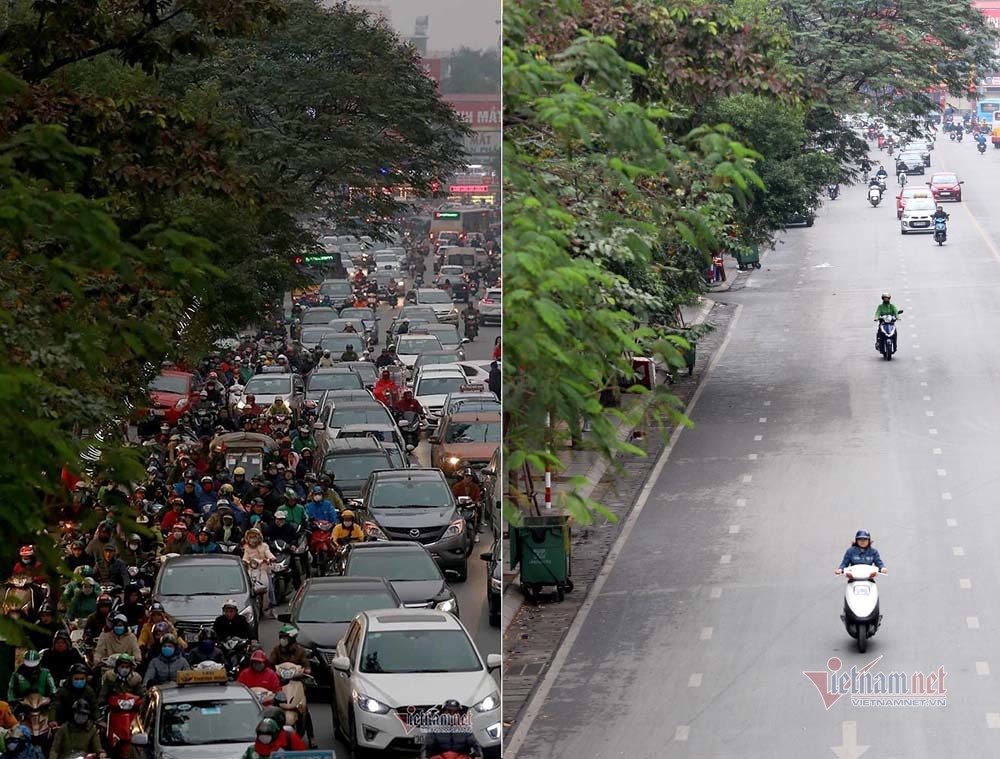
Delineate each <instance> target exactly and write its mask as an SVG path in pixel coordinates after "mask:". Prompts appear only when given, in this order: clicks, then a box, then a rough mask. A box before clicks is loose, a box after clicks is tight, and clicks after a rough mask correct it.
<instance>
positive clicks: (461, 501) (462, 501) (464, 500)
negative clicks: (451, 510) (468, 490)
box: [458, 495, 472, 506]
mask: <svg viewBox="0 0 1000 759" xmlns="http://www.w3.org/2000/svg"><path fill="white" fill-rule="evenodd" d="M471 504H472V499H471V498H470V497H469V496H467V495H460V496H459V497H458V505H459V506H469V505H471Z"/></svg>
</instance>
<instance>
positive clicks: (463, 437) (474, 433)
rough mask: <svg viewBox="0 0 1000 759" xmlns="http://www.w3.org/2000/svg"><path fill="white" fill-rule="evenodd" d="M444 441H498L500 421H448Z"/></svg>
mask: <svg viewBox="0 0 1000 759" xmlns="http://www.w3.org/2000/svg"><path fill="white" fill-rule="evenodd" d="M444 442H446V443H499V442H500V422H450V423H449V424H448V429H447V430H445V439H444Z"/></svg>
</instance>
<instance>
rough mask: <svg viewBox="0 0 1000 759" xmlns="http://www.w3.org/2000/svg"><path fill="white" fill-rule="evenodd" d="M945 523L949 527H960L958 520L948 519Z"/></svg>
mask: <svg viewBox="0 0 1000 759" xmlns="http://www.w3.org/2000/svg"><path fill="white" fill-rule="evenodd" d="M944 522H945V524H946V525H948V526H949V527H958V520H957V519H946V520H944Z"/></svg>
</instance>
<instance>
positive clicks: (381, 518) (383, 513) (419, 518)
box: [371, 506, 458, 529]
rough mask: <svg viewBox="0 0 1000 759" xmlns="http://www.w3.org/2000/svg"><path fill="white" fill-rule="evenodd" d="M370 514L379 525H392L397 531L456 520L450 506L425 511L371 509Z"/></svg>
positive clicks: (421, 509) (422, 509)
mask: <svg viewBox="0 0 1000 759" xmlns="http://www.w3.org/2000/svg"><path fill="white" fill-rule="evenodd" d="M371 514H372V516H373V517H375V520H376V521H377V522H378V523H379V524H382V525H392V526H393V527H394V528H397V529H401V528H407V527H427V526H428V525H433V524H440V525H442V526H443V525H445V524H448V523H450V522H451V521H452V520H453V519H457V518H458V517H457V515H456V514H455V509H453V508H452V507H451V506H448V507H447V508H426V509H424V508H420V509H372V510H371Z"/></svg>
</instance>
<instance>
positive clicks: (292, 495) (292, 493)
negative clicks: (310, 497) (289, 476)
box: [285, 488, 299, 501]
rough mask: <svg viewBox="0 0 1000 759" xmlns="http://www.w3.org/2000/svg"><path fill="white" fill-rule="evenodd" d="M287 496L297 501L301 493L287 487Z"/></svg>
mask: <svg viewBox="0 0 1000 759" xmlns="http://www.w3.org/2000/svg"><path fill="white" fill-rule="evenodd" d="M285 498H291V499H292V500H293V501H297V500H298V499H299V494H298V493H296V492H295V491H294V490H292V488H285Z"/></svg>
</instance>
